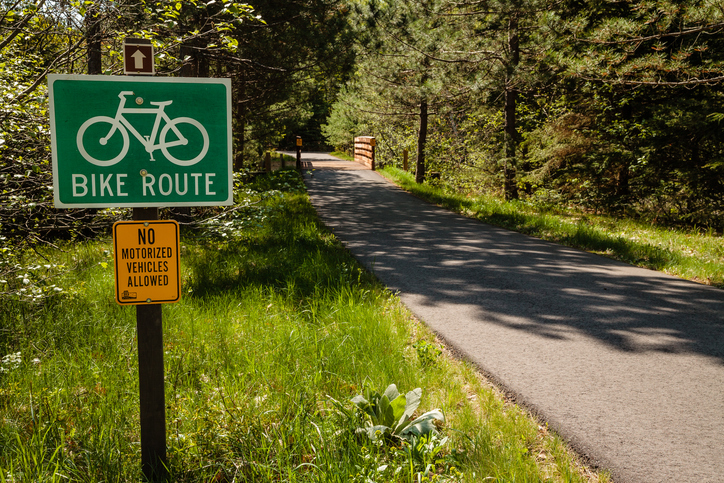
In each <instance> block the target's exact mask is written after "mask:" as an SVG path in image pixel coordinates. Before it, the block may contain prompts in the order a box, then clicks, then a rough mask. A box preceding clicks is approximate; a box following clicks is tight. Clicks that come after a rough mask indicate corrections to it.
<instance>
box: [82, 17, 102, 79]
mask: <svg viewBox="0 0 724 483" xmlns="http://www.w3.org/2000/svg"><path fill="white" fill-rule="evenodd" d="M85 25H86V31H85V35H86V46H87V48H88V75H100V74H102V73H103V65H102V62H101V61H102V54H101V23H100V19H99V18H98V8H97V7H96V6H91V7H90V8H89V9H88V10H87V11H86V14H85Z"/></svg>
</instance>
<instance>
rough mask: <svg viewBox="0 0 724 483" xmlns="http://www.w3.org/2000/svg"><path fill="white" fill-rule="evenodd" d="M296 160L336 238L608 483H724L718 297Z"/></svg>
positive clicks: (357, 173) (362, 173)
mask: <svg viewBox="0 0 724 483" xmlns="http://www.w3.org/2000/svg"><path fill="white" fill-rule="evenodd" d="M332 159H333V158H330V157H329V156H327V155H323V154H313V153H304V154H303V160H304V161H311V162H312V165H313V167H314V168H315V171H314V172H313V173H314V174H313V177H310V176H309V175H306V176H305V178H306V183H307V187H308V189H309V193H310V195H311V199H312V203H313V204H314V206H315V207H316V209H317V211H318V212H319V214H320V216H321V218H322V220H323V221H324V222H325V223H326V224H327V226H329V227H330V228H331V229H333V230H334V233H335V234H336V236H337V237H338V238H339V239H341V240H342V242H343V243H344V244H345V245H346V246H347V247H348V248H349V249H350V250H351V252H352V253H353V254H354V256H355V257H356V258H357V259H358V260H360V261H361V262H362V263H364V264H365V265H366V266H367V267H368V268H370V269H372V270H373V271H374V273H375V274H376V275H377V276H378V277H379V278H380V279H381V280H382V281H383V282H384V283H385V284H387V285H388V286H389V287H390V288H391V289H392V290H394V291H399V295H400V298H401V299H402V301H403V302H404V303H405V305H407V307H409V308H410V309H411V310H412V311H413V312H414V313H415V314H416V315H417V316H418V317H420V318H421V319H422V320H424V321H425V323H426V324H427V325H428V326H429V327H431V328H432V329H433V330H434V331H435V332H437V333H438V334H439V335H440V336H442V337H443V338H444V339H445V341H446V342H448V343H449V344H450V345H452V346H453V347H454V348H456V349H457V350H458V351H460V352H461V353H463V354H464V355H465V357H466V358H467V359H469V360H470V361H472V362H473V363H475V364H476V365H477V366H478V367H480V368H481V369H482V370H483V371H484V372H486V373H488V374H489V375H491V376H492V377H493V378H494V379H495V380H497V381H498V382H499V383H500V384H502V385H503V386H504V387H505V388H506V389H508V390H510V391H511V392H513V393H514V394H515V395H516V396H517V398H518V400H519V401H520V402H522V403H523V404H524V405H526V406H527V407H528V408H530V409H531V410H532V411H534V412H535V413H537V414H538V415H539V416H540V417H541V418H543V419H544V420H545V421H547V422H548V423H549V425H550V427H551V428H553V429H554V430H556V431H557V432H558V433H559V434H561V435H562V436H563V437H564V438H566V439H567V440H568V441H569V442H571V444H572V445H573V446H574V447H575V448H576V449H577V450H578V451H579V452H581V453H583V454H584V455H586V456H587V457H588V458H590V459H591V460H592V462H593V463H594V464H596V465H598V466H600V467H602V468H605V469H608V470H610V471H611V473H612V476H613V479H614V482H616V483H633V482H636V483H639V482H678V483H681V482H697V483H701V482H724V315H723V314H724V291H722V290H718V289H713V288H711V287H707V286H703V285H699V284H696V283H693V282H688V281H684V280H680V279H677V278H674V277H670V276H667V275H664V274H661V273H658V272H654V271H650V270H645V269H639V268H634V267H630V266H628V265H625V264H623V263H619V262H616V261H612V260H609V259H607V258H604V257H599V256H596V255H591V254H588V253H584V252H581V251H578V250H574V249H570V248H566V247H563V246H560V245H556V244H553V243H548V242H545V241H541V240H539V239H536V238H531V237H527V236H524V235H520V234H518V233H514V232H511V231H507V230H503V229H500V228H496V227H493V226H489V225H486V224H483V223H479V222H477V221H474V220H469V219H466V218H463V217H460V216H458V215H455V214H451V213H449V212H447V211H445V210H443V209H440V208H437V207H435V206H432V205H430V204H427V203H424V202H422V201H420V200H419V199H417V198H415V197H413V196H411V195H409V194H407V193H405V192H403V191H402V190H400V189H398V188H396V187H395V186H394V185H392V184H391V183H389V182H387V181H385V180H384V179H383V178H382V177H381V176H380V175H378V174H377V173H375V172H372V171H367V170H363V168H361V166H360V165H356V164H355V163H344V162H338V161H336V162H333V161H330V160H332Z"/></svg>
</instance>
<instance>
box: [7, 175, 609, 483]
mask: <svg viewBox="0 0 724 483" xmlns="http://www.w3.org/2000/svg"><path fill="white" fill-rule="evenodd" d="M237 198H238V199H237V201H238V204H237V205H236V207H235V208H236V209H235V210H233V211H229V214H228V215H224V216H221V217H219V218H217V219H216V220H215V221H214V222H210V223H207V224H205V225H204V227H202V228H198V227H197V228H194V229H189V228H184V229H183V230H182V231H183V233H182V256H181V263H182V267H183V276H182V278H183V285H182V291H183V296H182V299H181V301H180V302H179V303H176V304H172V305H165V306H164V346H165V374H166V382H165V384H166V405H167V414H166V417H167V446H168V463H169V471H170V474H171V479H172V481H181V482H183V481H188V482H197V481H209V482H211V481H214V482H224V481H227V482H231V481H237V482H238V481H250V482H270V481H279V482H297V481H303V482H322V481H323V482H370V481H379V482H413V481H414V482H417V481H470V482H478V481H483V480H485V479H486V478H488V479H489V480H491V481H573V482H576V481H587V480H590V479H593V480H596V479H598V478H599V476H600V475H597V474H592V473H591V474H587V473H586V472H585V471H584V470H582V469H581V467H580V466H579V465H578V464H577V463H576V461H575V458H573V457H572V456H571V455H570V454H569V453H568V452H567V451H566V448H565V445H564V444H563V443H562V442H561V441H560V440H559V439H557V438H556V437H555V436H553V435H550V434H548V432H547V431H546V429H545V428H544V427H541V426H539V424H538V423H537V422H536V421H535V420H533V419H531V418H529V417H527V416H526V415H525V413H524V412H523V411H521V410H520V409H518V408H516V407H515V406H512V405H510V404H508V403H506V402H505V401H504V400H503V399H502V398H501V397H500V396H498V395H497V394H496V392H495V391H494V390H493V389H492V388H491V387H490V386H488V385H487V384H486V383H485V382H484V381H482V380H481V379H480V378H479V376H478V374H477V373H476V372H475V370H474V369H473V368H472V367H470V366H468V365H466V364H464V363H461V362H458V361H455V360H454V359H452V358H451V357H447V356H446V355H445V354H442V355H441V354H440V353H441V349H440V346H439V344H438V343H437V342H436V341H435V339H434V337H433V335H432V334H431V333H430V332H429V331H428V330H427V329H426V328H425V327H423V326H421V325H420V324H419V323H417V322H416V321H415V320H414V319H413V318H412V317H411V315H410V314H409V313H408V312H407V311H406V310H405V309H404V307H403V306H401V304H400V303H399V301H398V300H397V299H396V298H395V297H393V296H392V295H391V294H390V293H388V292H387V291H385V289H384V287H382V286H380V285H379V283H378V282H377V281H376V280H375V279H374V278H373V277H372V276H371V275H370V274H369V273H367V272H366V271H364V270H363V269H362V268H361V267H360V266H359V265H358V264H357V263H356V262H355V261H354V259H352V258H351V257H350V255H349V253H348V252H347V251H346V250H345V249H344V248H343V247H342V246H341V245H340V244H339V243H338V242H337V240H336V239H335V238H334V237H333V236H332V235H331V234H330V233H329V232H328V231H326V230H325V229H324V228H323V227H321V226H320V224H319V222H318V221H317V218H316V215H315V213H314V211H313V209H312V207H311V205H310V204H309V202H308V199H307V197H306V195H305V194H304V192H303V188H302V186H301V182H300V180H299V178H298V176H297V175H296V174H295V173H294V172H278V173H274V174H273V175H270V176H268V177H261V178H258V180H257V182H256V184H254V185H247V186H243V187H242V189H241V190H240V191H239V193H238V196H237ZM111 246H112V244H111V242H110V240H99V241H95V242H88V243H82V244H68V245H65V246H62V247H60V249H58V250H54V249H53V250H51V249H46V250H44V251H42V252H41V255H42V256H44V257H46V258H47V259H49V260H53V261H54V263H55V264H57V265H58V266H59V267H58V268H57V269H56V270H57V273H55V274H54V276H53V280H54V282H55V283H56V284H57V285H58V286H59V287H62V288H63V291H62V292H59V293H57V294H55V295H52V296H49V297H48V298H46V299H44V300H42V301H37V300H36V301H34V302H32V301H29V300H24V299H23V300H21V299H17V298H11V297H5V298H3V299H0V305H1V306H0V328H1V329H2V331H1V332H0V354H2V355H5V354H7V356H6V357H4V358H3V359H2V363H1V364H0V482H10V481H12V482H20V481H22V482H26V481H27V482H35V481H82V482H100V481H108V482H125V481H139V479H141V478H142V477H141V468H140V446H139V441H140V434H139V422H138V419H139V415H138V404H139V401H138V375H137V374H138V367H137V353H136V342H137V341H136V340H135V335H136V333H135V311H134V309H133V308H131V307H121V306H118V305H117V304H116V303H115V302H114V298H113V294H114V289H113V270H112V266H113V264H112V256H111V254H110V250H111ZM18 353H19V354H18ZM390 383H395V384H397V386H398V387H399V388H400V390H401V391H402V392H406V391H408V390H411V389H413V388H415V387H421V388H422V390H423V399H422V401H423V402H422V405H421V406H420V410H421V411H426V410H429V409H432V408H441V409H442V410H443V411H444V413H445V415H446V418H447V422H446V425H445V427H444V428H442V430H441V431H442V433H441V435H440V437H439V438H438V439H437V440H433V441H430V442H429V444H430V445H431V446H430V447H431V448H432V449H434V451H432V450H429V451H428V450H426V449H425V448H424V447H422V446H420V447H418V448H412V447H410V446H405V445H402V444H401V443H399V442H398V443H395V444H375V443H372V442H370V441H368V440H366V439H365V438H360V437H358V436H357V435H356V434H355V431H354V429H355V427H356V426H357V425H358V424H359V421H358V420H357V419H356V418H349V417H347V416H345V412H344V411H340V410H339V406H340V405H341V406H342V407H346V408H348V409H349V410H350V411H351V409H352V407H353V406H352V405H351V403H350V402H349V400H350V398H351V397H353V396H354V395H356V394H359V393H362V392H363V391H364V389H366V388H373V389H378V390H382V389H384V388H385V387H386V386H387V385H388V384H390ZM445 437H447V438H449V439H447V440H444V439H443V438H445ZM429 464H431V465H432V467H430V466H428V465H429ZM600 477H601V478H602V479H604V480H605V479H606V477H605V475H604V476H600Z"/></svg>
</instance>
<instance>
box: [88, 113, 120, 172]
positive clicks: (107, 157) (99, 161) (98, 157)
mask: <svg viewBox="0 0 724 483" xmlns="http://www.w3.org/2000/svg"><path fill="white" fill-rule="evenodd" d="M129 144H130V142H129V139H128V131H126V128H125V127H123V125H122V124H121V122H120V121H118V120H117V119H113V118H112V117H108V116H96V117H91V118H90V119H88V120H87V121H86V122H84V123H83V124H82V125H81V126H80V129H78V135H77V136H76V145H77V146H78V151H80V154H81V156H83V157H84V158H85V160H86V161H88V162H89V163H91V164H95V165H96V166H113V165H114V164H116V163H118V162H119V161H121V160H122V159H123V158H124V157H125V156H126V153H127V152H128V146H129Z"/></svg>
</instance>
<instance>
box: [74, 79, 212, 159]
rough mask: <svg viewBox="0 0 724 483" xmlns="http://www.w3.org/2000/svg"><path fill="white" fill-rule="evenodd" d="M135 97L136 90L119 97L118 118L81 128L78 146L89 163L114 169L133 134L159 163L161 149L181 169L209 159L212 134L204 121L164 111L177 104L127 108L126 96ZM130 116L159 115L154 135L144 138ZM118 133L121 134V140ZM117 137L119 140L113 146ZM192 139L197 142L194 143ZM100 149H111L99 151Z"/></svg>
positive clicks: (97, 120) (90, 122)
mask: <svg viewBox="0 0 724 483" xmlns="http://www.w3.org/2000/svg"><path fill="white" fill-rule="evenodd" d="M132 95H134V93H133V91H121V92H120V93H119V94H118V98H119V99H120V102H119V103H118V109H117V110H116V115H115V117H109V116H95V117H91V118H90V119H88V120H87V121H85V122H84V123H83V124H82V125H81V126H80V129H78V134H77V136H76V144H77V146H78V150H79V151H80V154H81V155H82V156H83V157H84V158H85V159H86V161H88V162H89V163H91V164H94V165H96V166H113V165H114V164H116V163H118V162H120V161H121V160H122V159H124V158H125V156H126V154H127V153H128V149H129V146H130V138H129V136H128V133H129V132H130V133H131V134H133V136H134V137H135V138H136V139H138V141H139V142H140V143H141V144H142V145H143V147H144V148H145V149H146V152H147V153H149V155H150V157H151V159H150V160H151V161H155V159H154V157H153V153H154V151H156V150H157V149H160V150H161V152H162V153H163V155H164V156H165V157H166V159H167V160H169V161H170V162H172V163H173V164H176V165H178V166H192V165H194V164H196V163H198V162H199V161H201V160H202V159H203V158H204V156H206V153H207V152H208V150H209V134H208V133H207V132H206V129H205V128H204V126H203V125H201V123H200V122H198V121H197V120H196V119H192V118H190V117H177V118H174V119H171V118H170V117H169V116H168V114H166V112H165V110H164V109H165V107H166V106H169V105H171V104H172V103H173V101H159V102H149V104H150V105H152V106H154V107H152V108H148V107H147V108H137V107H126V96H132ZM143 102H144V100H143V99H142V98H140V97H137V98H136V104H138V105H141V104H143ZM126 114H143V115H155V116H156V118H155V119H154V122H153V129H152V130H151V135H150V136H142V135H141V134H140V133H139V132H138V130H136V128H135V127H134V126H133V125H132V124H131V123H130V122H129V121H128V119H126V117H125V115H126ZM162 121H163V122H164V123H165V124H164V125H163V127H161V122H162ZM159 128H160V133H159ZM184 133H185V134H184ZM117 134H120V139H118V136H117ZM114 135H116V136H115V140H116V141H115V142H113V143H111V144H110V145H109V141H111V139H113V138H114ZM157 138H158V142H156V140H157ZM189 138H192V139H194V140H195V141H196V142H192V143H190V141H189ZM99 146H100V147H103V146H109V147H108V148H106V149H103V148H100V149H98V147H99ZM187 146H188V147H187ZM86 148H88V149H91V151H92V152H93V153H92V154H90V153H89V152H88V149H86ZM119 150H120V151H119Z"/></svg>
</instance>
